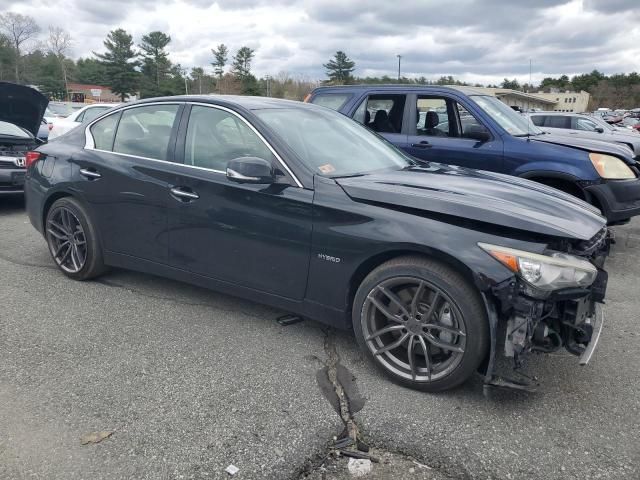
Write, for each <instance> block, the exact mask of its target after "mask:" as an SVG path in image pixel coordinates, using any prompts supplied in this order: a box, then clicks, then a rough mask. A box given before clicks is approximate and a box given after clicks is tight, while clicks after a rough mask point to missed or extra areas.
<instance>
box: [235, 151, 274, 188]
mask: <svg viewBox="0 0 640 480" xmlns="http://www.w3.org/2000/svg"><path fill="white" fill-rule="evenodd" d="M227 178H228V179H229V180H231V181H232V182H237V183H258V184H272V183H276V173H275V170H274V168H273V166H272V165H271V162H268V161H266V160H265V159H264V158H259V157H239V158H234V159H233V160H230V161H229V163H227Z"/></svg>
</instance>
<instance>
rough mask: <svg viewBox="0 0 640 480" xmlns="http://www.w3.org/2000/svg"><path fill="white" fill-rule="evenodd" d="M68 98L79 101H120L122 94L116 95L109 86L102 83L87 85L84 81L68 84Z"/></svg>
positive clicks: (71, 100)
mask: <svg viewBox="0 0 640 480" xmlns="http://www.w3.org/2000/svg"><path fill="white" fill-rule="evenodd" d="M67 91H68V93H69V95H68V97H69V98H68V100H69V101H70V102H78V103H93V102H120V96H119V95H115V94H114V93H113V92H112V91H111V89H109V87H103V86H101V85H85V84H83V83H69V84H67Z"/></svg>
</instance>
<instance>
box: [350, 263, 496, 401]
mask: <svg viewBox="0 0 640 480" xmlns="http://www.w3.org/2000/svg"><path fill="white" fill-rule="evenodd" d="M352 312H353V313H352V316H353V325H354V330H355V334H356V338H357V340H358V343H359V344H360V346H361V347H362V348H363V349H364V350H365V351H366V352H367V353H368V355H369V357H370V359H371V360H372V361H373V362H374V364H375V365H376V366H377V367H378V368H380V369H382V371H383V372H384V373H386V374H387V375H389V376H390V377H391V378H392V379H393V380H394V381H396V382H397V383H400V384H402V385H405V386H408V387H411V388H415V389H419V390H424V391H428V392H436V391H441V390H447V389H450V388H453V387H455V386H457V385H460V384H461V383H463V382H464V381H465V380H467V379H468V378H469V377H470V376H471V375H472V374H473V373H474V372H475V371H476V370H477V369H478V367H479V366H480V364H481V362H482V361H483V360H484V359H485V356H486V354H487V351H488V321H487V314H486V311H485V307H484V304H483V302H482V300H481V298H480V295H479V293H478V292H477V290H476V289H475V288H474V287H473V286H472V285H470V284H469V282H467V280H466V279H465V278H463V277H462V276H461V275H460V274H458V273H457V272H456V271H455V270H453V269H451V268H450V267H448V266H446V265H443V264H441V263H438V262H434V261H432V260H429V259H426V258H422V257H403V258H399V259H395V260H391V261H389V262H387V263H384V264H383V265H381V266H379V267H378V268H376V269H375V270H374V271H373V272H371V273H370V274H369V275H368V276H367V277H366V278H365V279H364V281H363V282H362V284H361V285H360V288H359V289H358V292H357V293H356V296H355V299H354V304H353V310H352Z"/></svg>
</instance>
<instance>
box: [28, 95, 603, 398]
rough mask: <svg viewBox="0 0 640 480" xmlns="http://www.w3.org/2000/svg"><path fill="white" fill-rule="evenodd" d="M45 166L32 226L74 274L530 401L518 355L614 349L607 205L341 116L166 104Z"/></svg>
mask: <svg viewBox="0 0 640 480" xmlns="http://www.w3.org/2000/svg"><path fill="white" fill-rule="evenodd" d="M28 158H29V159H30V161H29V167H28V171H27V178H26V183H25V192H26V200H27V201H26V204H27V210H28V213H29V217H30V219H31V222H32V224H33V225H34V227H35V228H36V229H37V230H38V231H39V232H41V233H42V234H43V236H44V238H45V240H46V243H47V245H48V248H49V251H50V252H51V256H52V257H53V259H54V261H55V263H56V264H57V265H58V267H59V268H60V270H61V271H62V272H63V273H64V274H65V275H67V276H69V277H71V278H73V279H77V280H87V279H90V278H94V277H96V276H98V275H100V274H101V273H103V272H104V271H105V268H106V267H108V266H115V267H121V268H129V269H135V270H139V271H142V272H148V273H152V274H156V275H161V276H166V277H170V278H174V279H178V280H182V281H186V282H190V283H193V284H196V285H200V286H204V287H208V288H212V289H216V290H219V291H222V292H226V293H229V294H232V295H237V296H241V297H245V298H248V299H251V300H253V301H258V302H263V303H267V304H269V305H272V306H275V307H277V308H280V309H282V310H285V311H289V312H291V313H293V314H295V315H298V316H300V317H303V318H311V319H315V320H318V321H320V322H324V323H325V324H327V325H329V326H331V327H335V328H338V329H352V330H353V331H354V332H355V336H356V338H357V341H358V343H359V344H360V346H361V347H362V349H363V351H364V352H366V354H367V355H368V356H369V358H370V359H371V360H372V362H373V363H374V364H375V365H376V366H377V367H379V368H380V369H381V370H382V371H383V372H385V373H386V374H387V375H389V376H390V377H391V378H392V379H393V380H395V381H397V382H399V383H401V384H403V385H406V386H409V387H412V388H417V389H421V390H425V391H439V390H445V389H450V388H452V387H455V386H456V385H459V384H461V383H462V382H464V381H465V380H467V379H468V378H469V377H470V376H471V375H472V374H474V372H480V373H481V374H482V375H483V376H484V382H485V385H486V386H495V385H497V386H504V387H512V388H529V386H528V385H526V384H525V383H523V382H521V381H519V380H518V379H517V378H513V376H512V375H513V374H511V373H503V372H501V371H499V369H497V367H496V362H495V359H496V358H497V356H498V355H506V356H508V357H511V358H512V359H513V365H514V366H515V367H518V368H519V367H521V366H522V364H523V362H524V361H525V359H526V358H528V357H529V353H530V352H533V351H538V352H553V351H556V350H558V349H561V348H565V349H567V350H568V351H569V352H571V353H573V354H575V355H577V356H578V357H579V358H580V360H579V362H580V363H581V364H586V363H587V362H588V361H589V360H590V358H591V356H592V354H593V351H594V348H595V346H596V344H597V342H598V338H599V336H600V332H601V328H602V321H603V319H602V313H601V308H600V304H601V303H602V302H603V301H604V297H605V291H606V285H607V274H606V272H605V271H604V270H603V265H604V261H605V258H606V256H607V254H608V248H609V242H610V239H609V232H608V229H607V226H606V220H605V219H604V218H603V217H602V216H601V215H600V214H599V212H598V210H597V209H596V208H594V207H592V206H591V205H589V204H587V203H585V202H583V201H581V200H579V199H577V198H575V197H574V196H571V195H568V194H565V193H563V192H560V191H558V190H555V189H553V188H549V187H547V186H545V185H542V184H540V183H534V182H531V181H528V180H525V179H520V178H515V177H510V176H506V175H501V174H496V173H490V172H484V171H476V170H470V169H466V168H462V167H454V166H446V165H443V164H438V163H430V162H425V161H419V160H415V159H413V158H412V157H409V156H407V155H406V154H405V153H403V152H402V151H401V150H399V149H397V148H396V147H394V146H393V145H391V144H390V143H388V142H386V141H385V140H384V139H382V138H381V137H379V136H378V135H376V134H375V133H373V132H371V131H370V130H369V129H367V128H365V127H364V126H362V125H360V124H358V123H357V122H354V121H352V120H350V119H348V118H347V117H345V116H343V115H341V114H339V113H337V112H334V111H331V110H329V109H326V108H322V107H319V106H316V105H311V104H304V103H299V102H289V101H284V100H275V99H266V98H255V97H233V96H221V97H217V96H187V97H168V98H160V99H150V100H145V101H140V102H136V103H132V104H128V105H125V106H122V107H120V108H118V109H115V110H111V111H109V112H108V113H105V114H103V115H102V116H100V117H98V118H97V119H95V120H94V121H92V122H91V123H89V124H87V125H86V126H83V127H82V128H78V129H75V130H74V131H72V132H69V133H68V134H67V135H65V136H64V137H61V138H60V139H58V140H56V141H53V142H50V143H49V144H47V145H44V146H42V147H40V148H38V150H37V151H36V152H35V153H34V154H33V155H30V156H29V157H28ZM185 321H188V319H187V320H185ZM501 363H503V362H501ZM568 368H570V367H568Z"/></svg>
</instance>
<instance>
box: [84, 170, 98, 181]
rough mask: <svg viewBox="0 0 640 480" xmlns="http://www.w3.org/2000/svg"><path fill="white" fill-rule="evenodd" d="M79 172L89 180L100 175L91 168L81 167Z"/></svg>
mask: <svg viewBox="0 0 640 480" xmlns="http://www.w3.org/2000/svg"><path fill="white" fill-rule="evenodd" d="M80 174H81V175H83V176H85V177H87V178H88V179H89V180H94V179H96V178H100V177H101V176H102V175H100V174H99V173H98V172H96V171H95V170H94V169H93V168H81V169H80Z"/></svg>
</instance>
